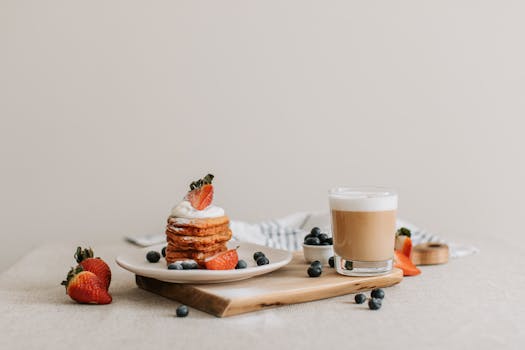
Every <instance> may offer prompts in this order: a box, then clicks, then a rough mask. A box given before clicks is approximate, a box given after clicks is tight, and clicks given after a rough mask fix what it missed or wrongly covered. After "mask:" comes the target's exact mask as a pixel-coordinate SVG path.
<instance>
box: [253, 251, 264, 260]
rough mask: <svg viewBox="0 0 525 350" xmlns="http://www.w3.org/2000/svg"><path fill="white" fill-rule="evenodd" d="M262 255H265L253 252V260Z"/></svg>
mask: <svg viewBox="0 0 525 350" xmlns="http://www.w3.org/2000/svg"><path fill="white" fill-rule="evenodd" d="M262 256H265V255H264V253H263V252H255V253H253V260H255V261H257V260H259V258H260V257H262Z"/></svg>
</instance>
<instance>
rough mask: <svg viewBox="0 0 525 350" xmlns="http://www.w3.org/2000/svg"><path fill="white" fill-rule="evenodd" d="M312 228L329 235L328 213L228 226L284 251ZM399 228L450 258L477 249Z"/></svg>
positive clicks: (138, 240) (137, 240) (145, 239)
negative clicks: (444, 247)
mask: <svg viewBox="0 0 525 350" xmlns="http://www.w3.org/2000/svg"><path fill="white" fill-rule="evenodd" d="M312 227H319V228H320V229H321V231H322V232H326V233H328V234H329V235H330V236H331V229H330V215H329V213H322V212H321V213H305V212H300V213H295V214H292V215H288V216H286V217H284V218H280V219H274V220H266V221H262V222H259V223H255V224H252V223H247V222H244V221H236V220H232V221H230V228H231V230H232V232H233V238H234V239H235V240H238V241H246V242H252V243H257V244H261V245H266V246H269V247H273V248H280V249H286V250H301V249H302V244H303V240H304V236H306V235H307V234H308V233H309V232H310V230H311V228H312ZM399 227H406V228H408V229H409V230H410V231H412V243H413V244H414V245H417V244H421V243H427V242H436V243H446V244H447V245H448V246H449V254H450V257H452V258H458V257H462V256H467V255H471V254H475V253H477V252H478V249H477V248H475V247H472V246H466V245H459V244H454V243H452V242H447V241H445V240H443V239H441V238H440V237H439V236H437V235H435V234H432V233H430V232H428V231H425V230H423V229H420V228H418V227H417V226H415V225H414V224H412V223H410V222H408V221H404V220H401V219H398V220H397V228H399ZM126 240H127V241H128V242H131V243H134V244H137V245H140V246H143V247H146V246H150V245H153V244H159V243H163V242H166V236H165V235H164V234H160V235H149V236H138V237H126Z"/></svg>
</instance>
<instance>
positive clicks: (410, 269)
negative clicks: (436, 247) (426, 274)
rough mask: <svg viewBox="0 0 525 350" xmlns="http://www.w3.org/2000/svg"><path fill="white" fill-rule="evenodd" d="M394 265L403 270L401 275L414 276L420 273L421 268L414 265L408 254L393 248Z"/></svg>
mask: <svg viewBox="0 0 525 350" xmlns="http://www.w3.org/2000/svg"><path fill="white" fill-rule="evenodd" d="M394 253H395V257H394V267H397V268H400V269H401V270H403V276H416V275H419V274H420V273H421V270H420V269H418V268H417V267H416V265H414V264H413V263H412V261H411V260H410V258H409V257H408V256H406V255H405V254H403V253H402V252H400V251H399V250H395V251H394Z"/></svg>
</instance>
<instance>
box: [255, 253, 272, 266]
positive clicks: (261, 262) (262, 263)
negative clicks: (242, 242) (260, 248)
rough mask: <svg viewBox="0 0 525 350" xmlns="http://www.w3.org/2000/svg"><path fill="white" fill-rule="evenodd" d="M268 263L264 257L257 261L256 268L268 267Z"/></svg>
mask: <svg viewBox="0 0 525 350" xmlns="http://www.w3.org/2000/svg"><path fill="white" fill-rule="evenodd" d="M269 263H270V260H268V258H267V257H265V256H264V255H263V256H261V257H260V258H259V259H257V266H262V265H268V264H269Z"/></svg>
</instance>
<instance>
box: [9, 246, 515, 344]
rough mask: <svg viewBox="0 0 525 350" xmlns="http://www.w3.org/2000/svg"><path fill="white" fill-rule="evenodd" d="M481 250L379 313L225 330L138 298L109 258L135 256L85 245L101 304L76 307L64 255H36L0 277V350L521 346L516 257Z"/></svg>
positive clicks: (279, 312)
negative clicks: (100, 275)
mask: <svg viewBox="0 0 525 350" xmlns="http://www.w3.org/2000/svg"><path fill="white" fill-rule="evenodd" d="M493 242H494V241H493V240H490V239H488V238H486V239H484V240H480V241H479V242H474V243H475V244H476V245H477V246H478V247H479V248H481V253H480V254H477V255H473V256H470V257H466V258H462V259H455V260H452V261H450V262H449V263H448V264H446V265H442V266H428V267H423V268H422V270H423V273H422V274H421V275H420V276H418V277H412V278H405V279H404V280H403V281H402V282H401V283H400V284H399V285H397V286H394V287H392V288H388V289H386V298H385V301H384V302H383V307H382V309H381V310H379V311H370V310H368V308H367V307H366V306H364V305H355V304H354V303H353V295H347V296H342V297H337V298H331V299H326V300H321V301H316V302H310V303H304V304H296V305H289V306H283V307H280V308H276V309H269V310H264V311H259V312H255V313H249V314H245V315H239V316H233V317H230V318H222V319H221V318H216V317H214V316H211V315H208V314H206V313H203V312H200V311H198V310H195V309H190V314H189V316H188V317H186V318H176V317H174V315H175V308H176V307H177V306H178V303H176V302H174V301H171V300H168V299H164V298H162V297H160V296H157V295H154V294H150V293H148V292H146V291H143V290H140V289H138V288H137V287H136V286H135V283H134V276H133V275H132V274H131V273H129V272H127V271H124V270H122V269H121V268H119V267H118V266H116V265H115V264H114V263H113V261H114V258H115V257H116V256H117V255H118V254H119V253H121V252H123V251H125V250H131V249H138V248H135V247H132V246H130V245H128V244H126V243H124V242H122V243H120V242H92V246H93V248H95V250H96V251H95V252H96V254H97V255H99V256H101V257H103V258H105V259H106V260H107V261H110V262H111V268H112V270H113V282H112V285H111V288H110V291H111V293H112V295H113V299H114V301H113V303H112V304H110V305H106V306H94V305H79V304H76V303H74V302H72V301H71V300H70V299H69V298H68V297H67V296H66V295H65V291H64V288H63V287H62V286H60V282H61V281H62V279H63V278H64V276H65V274H66V272H67V270H68V267H69V266H71V265H73V259H72V254H73V251H74V248H75V244H74V243H71V244H64V243H61V244H50V245H46V246H42V247H40V248H38V249H36V250H34V251H32V252H31V253H29V254H28V255H26V256H25V257H24V258H23V259H21V260H20V261H19V262H18V263H17V264H15V265H14V266H12V267H11V268H10V269H8V270H7V271H5V272H3V273H2V274H0V315H1V317H0V348H1V349H31V348H33V349H65V348H68V349H135V348H140V349H184V350H188V349H250V350H253V349H265V350H270V349H313V348H318V349H336V348H337V347H340V348H344V349H382V350H384V349H413V348H421V349H434V348H435V349H452V348H454V349H467V348H468V349H477V348H491V349H501V348H516V349H518V348H520V345H522V344H523V343H524V341H525V326H524V325H525V305H524V304H523V295H524V292H525V274H524V273H523V267H524V263H523V253H524V249H523V247H521V246H519V245H515V244H512V242H511V241H505V240H500V241H499V242H498V245H491V243H493Z"/></svg>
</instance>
